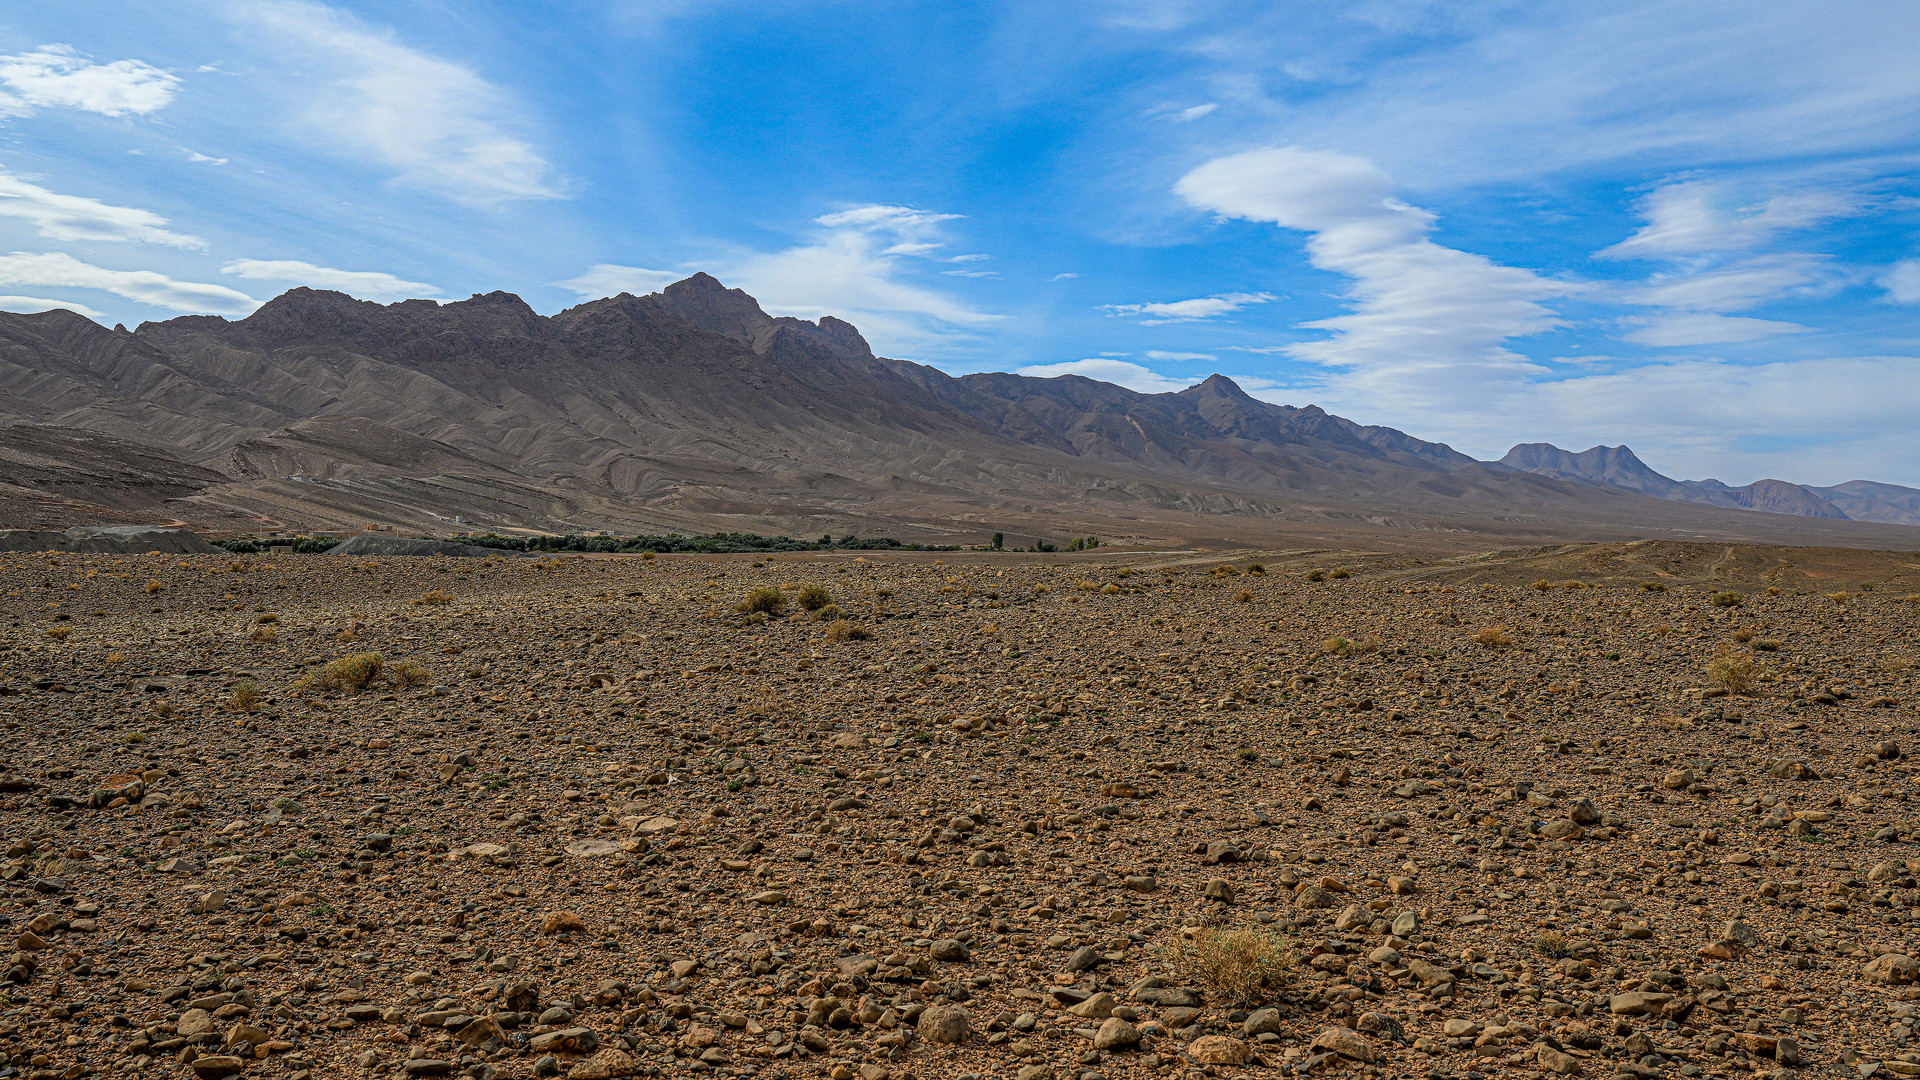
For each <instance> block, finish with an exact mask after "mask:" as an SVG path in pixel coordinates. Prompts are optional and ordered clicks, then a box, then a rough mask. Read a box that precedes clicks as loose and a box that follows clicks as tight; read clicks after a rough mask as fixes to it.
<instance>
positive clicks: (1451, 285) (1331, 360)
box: [1174, 147, 1578, 406]
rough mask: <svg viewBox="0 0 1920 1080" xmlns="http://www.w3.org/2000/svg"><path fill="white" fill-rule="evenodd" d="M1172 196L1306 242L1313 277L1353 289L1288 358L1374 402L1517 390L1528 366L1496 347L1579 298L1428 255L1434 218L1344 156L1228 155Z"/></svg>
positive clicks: (1465, 261)
mask: <svg viewBox="0 0 1920 1080" xmlns="http://www.w3.org/2000/svg"><path fill="white" fill-rule="evenodd" d="M1174 191H1175V192H1176V193H1177V194H1179V195H1180V196H1181V197H1182V198H1184V199H1185V200H1186V201H1187V202H1188V203H1190V204H1191V205H1193V206H1195V207H1198V208H1201V209H1205V210H1212V211H1214V212H1215V213H1218V214H1221V215H1223V216H1225V217H1229V218H1245V219H1249V220H1253V221H1267V222H1272V223H1274V224H1276V225H1279V226H1282V227H1283V228H1288V229H1297V230H1300V231H1303V232H1307V233H1310V234H1311V236H1310V238H1309V239H1308V240H1307V245H1306V246H1307V256H1308V259H1309V260H1310V261H1311V262H1312V263H1313V265H1314V266H1316V267H1318V268H1320V269H1322V270H1327V271H1331V272H1333V273H1337V274H1342V275H1344V276H1346V277H1348V278H1350V279H1352V285H1351V286H1349V288H1348V289H1347V291H1346V298H1347V299H1348V301H1349V302H1350V303H1351V305H1352V313H1351V314H1347V315H1340V316H1336V317H1334V318H1330V319H1322V320H1319V321H1318V322H1312V323H1307V324H1305V325H1307V326H1308V327H1311V328H1313V329H1319V330H1327V331H1330V332H1331V333H1332V337H1330V338H1328V339H1326V340H1323V341H1310V342H1302V343H1300V344H1297V345H1292V346H1289V347H1288V348H1287V351H1288V353H1289V354H1290V355H1292V356H1294V357H1297V358H1299V359H1303V360H1309V361H1312V362H1314V363H1319V364H1326V365H1335V366H1341V367H1347V368H1352V369H1355V370H1354V371H1353V373H1352V374H1351V375H1349V376H1347V377H1345V380H1344V381H1346V382H1348V383H1350V384H1352V385H1355V386H1363V387H1368V388H1371V389H1372V390H1374V391H1375V392H1377V393H1378V394H1379V395H1381V396H1382V397H1383V398H1396V399H1399V400H1401V401H1409V400H1414V399H1419V400H1424V401H1426V402H1427V403H1428V404H1429V406H1430V405H1431V404H1432V403H1433V401H1434V399H1436V398H1439V397H1443V396H1444V397H1447V398H1451V399H1453V400H1452V401H1451V402H1449V404H1453V403H1460V404H1465V403H1468V402H1476V401H1478V400H1481V399H1483V398H1484V395H1485V394H1486V393H1487V391H1488V389H1489V387H1490V384H1513V383H1516V382H1519V381H1523V380H1524V379H1525V378H1526V377H1527V376H1528V375H1530V374H1532V373H1533V372H1535V371H1537V370H1538V368H1537V366H1536V365H1534V364H1533V363H1532V362H1531V361H1529V360H1527V359H1526V358H1525V357H1522V356H1519V355H1517V354H1515V353H1513V352H1510V351H1508V350H1507V349H1506V348H1505V347H1504V345H1503V343H1504V342H1505V341H1506V339H1508V338H1512V337H1521V336H1525V335H1528V334H1536V333H1539V332H1541V331H1543V330H1548V329H1551V328H1553V327H1555V326H1558V325H1560V319H1559V317H1558V316H1557V315H1556V314H1555V313H1554V312H1553V311H1551V310H1549V309H1548V308H1546V307H1544V306H1542V305H1541V303H1540V301H1542V300H1545V299H1548V298H1551V297H1557V296H1566V295H1568V294H1571V293H1573V292H1575V291H1577V290H1578V287H1577V286H1575V285H1572V284H1569V283H1565V282H1559V281H1553V280H1550V279H1547V278H1543V277H1541V276H1539V275H1538V274H1535V273H1533V272H1532V271H1530V270H1523V269H1518V268H1515V267H1510V266H1502V265H1500V264H1498V263H1495V262H1493V261H1491V260H1489V259H1487V258H1485V257H1483V256H1480V255H1474V254H1471V253H1468V252H1464V251H1458V250H1455V249H1453V248H1448V247H1442V246H1441V245H1439V244H1436V243H1434V242H1433V241H1432V240H1431V239H1429V238H1428V233H1429V231H1430V230H1431V229H1432V225H1433V215H1431V214H1429V213H1427V212H1426V211H1424V210H1421V209H1419V208H1417V207H1413V206H1409V205H1407V204H1406V203H1403V202H1401V201H1399V200H1398V199H1396V198H1395V197H1394V195H1393V182H1392V180H1391V179H1390V178H1389V177H1388V176H1387V175H1386V174H1385V173H1384V172H1382V171H1380V170H1379V169H1378V168H1376V167H1375V166H1374V165H1373V164H1372V163H1371V162H1368V161H1366V160H1363V159H1361V158H1356V157H1351V156H1348V155H1346V154H1336V153H1330V152H1327V151H1314V150H1301V149H1296V148H1291V147H1280V148H1274V149H1267V150H1254V151H1249V152H1246V153H1240V154H1233V155H1230V156H1227V157H1222V158H1216V159H1214V160H1213V161H1210V162H1207V163H1206V164H1205V165H1202V166H1200V167H1199V168H1197V169H1195V170H1193V171H1192V172H1190V173H1188V174H1187V175H1186V176H1184V177H1182V178H1181V179H1180V181H1179V182H1178V183H1177V184H1175V185H1174Z"/></svg>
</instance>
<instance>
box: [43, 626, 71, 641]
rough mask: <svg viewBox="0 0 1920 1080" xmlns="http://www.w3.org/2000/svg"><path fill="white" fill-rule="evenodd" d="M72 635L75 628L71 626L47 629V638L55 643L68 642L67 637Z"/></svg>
mask: <svg viewBox="0 0 1920 1080" xmlns="http://www.w3.org/2000/svg"><path fill="white" fill-rule="evenodd" d="M71 633H73V627H71V626H49V627H47V636H48V637H50V638H52V639H53V640H55V641H65V640H67V635H68V634H71Z"/></svg>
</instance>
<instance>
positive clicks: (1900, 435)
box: [1423, 356, 1920, 484]
mask: <svg viewBox="0 0 1920 1080" xmlns="http://www.w3.org/2000/svg"><path fill="white" fill-rule="evenodd" d="M1861 387H1872V388H1873V392H1872V393H1870V394H1862V393H1861V392H1860V388H1861ZM1495 404H1497V405H1498V407H1499V410H1500V413H1501V415H1503V416H1506V417H1525V418H1527V425H1528V426H1527V428H1526V429H1525V430H1524V431H1515V430H1511V429H1508V428H1507V427H1506V425H1505V424H1502V425H1501V430H1499V431H1497V432H1496V431H1478V432H1470V433H1461V435H1460V437H1459V441H1456V443H1455V444H1456V445H1461V446H1468V445H1472V446H1474V447H1475V450H1477V451H1478V452H1479V453H1481V454H1483V455H1494V454H1499V453H1501V452H1503V451H1504V450H1505V449H1506V446H1507V445H1508V444H1511V443H1513V442H1516V441H1526V440H1532V439H1546V440H1548V441H1551V442H1554V443H1557V444H1558V445H1561V446H1575V447H1583V446H1591V445H1594V444H1595V443H1601V442H1604V443H1607V444H1609V445H1611V444H1615V443H1620V442H1626V443H1627V444H1628V445H1630V446H1632V447H1633V448H1634V450H1635V451H1636V452H1637V453H1639V454H1640V455H1641V456H1642V457H1643V458H1645V459H1646V460H1647V461H1648V462H1649V463H1650V464H1653V465H1654V467H1655V468H1657V469H1659V470H1660V471H1661V472H1664V473H1667V474H1668V475H1670V476H1680V477H1687V478H1696V479H1697V478H1701V477H1705V476H1718V477H1719V478H1720V479H1722V480H1725V481H1727V482H1728V483H1733V484H1744V483H1749V482H1751V481H1753V480H1757V479H1760V478H1762V477H1769V476H1770V477H1777V478H1779V479H1783V480H1791V481H1793V482H1795V483H1803V484H1835V483H1839V482H1841V481H1843V480H1853V479H1861V478H1865V479H1872V480H1882V481H1886V482H1888V483H1896V484H1902V483H1904V484H1920V470H1917V469H1916V465H1915V460H1914V457H1913V446H1912V442H1913V421H1912V418H1913V417H1914V416H1915V415H1916V414H1920V360H1915V359H1913V358H1911V357H1875V356H1869V357H1827V358H1817V359H1809V360H1788V361H1780V362H1776V363H1767V364H1736V363H1729V362H1726V361H1722V360H1682V361H1674V362H1671V363H1661V364H1650V365H1643V366H1639V367H1635V368H1632V369H1630V370H1625V371H1619V372H1610V373H1605V374H1594V375H1586V376H1582V377H1578V378H1573V379H1566V380H1563V381H1559V382H1549V383H1542V384H1539V385H1537V386H1534V387H1531V388H1529V389H1528V390H1527V391H1526V392H1525V393H1524V394H1520V395H1515V396H1513V397H1510V398H1507V399H1505V400H1502V401H1499V402H1497V403H1495ZM1449 434H1451V433H1449V432H1445V431H1441V432H1435V433H1433V435H1426V434H1425V433H1423V437H1447V436H1448V435H1449ZM1469 452H1474V451H1469Z"/></svg>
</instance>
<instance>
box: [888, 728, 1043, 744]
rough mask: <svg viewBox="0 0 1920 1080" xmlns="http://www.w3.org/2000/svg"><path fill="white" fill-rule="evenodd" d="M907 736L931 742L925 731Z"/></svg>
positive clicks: (930, 736)
mask: <svg viewBox="0 0 1920 1080" xmlns="http://www.w3.org/2000/svg"><path fill="white" fill-rule="evenodd" d="M1028 737H1029V738H1031V737H1032V736H1028ZM907 738H909V739H912V740H913V741H914V742H932V741H933V736H932V735H931V734H930V733H928V732H925V731H916V732H914V733H913V734H911V735H909V736H907Z"/></svg>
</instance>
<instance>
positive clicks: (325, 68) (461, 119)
mask: <svg viewBox="0 0 1920 1080" xmlns="http://www.w3.org/2000/svg"><path fill="white" fill-rule="evenodd" d="M235 10H236V11H237V12H239V15H240V17H241V18H242V19H243V20H244V21H246V22H247V23H249V24H250V25H251V26H253V27H254V28H256V29H258V30H260V31H262V32H264V33H265V34H266V35H267V36H269V37H270V38H271V39H272V40H273V42H274V43H275V44H276V45H277V46H278V47H279V49H281V50H282V51H283V53H284V55H283V57H282V59H283V60H284V61H285V63H286V64H288V65H289V66H290V67H295V68H304V69H305V70H306V71H307V72H309V73H310V74H311V75H312V76H313V77H314V78H315V80H316V81H317V83H318V85H317V86H315V87H313V88H312V89H311V91H310V92H308V93H305V94H303V97H305V98H307V99H308V102H309V104H308V107H307V109H306V110H305V115H304V116H303V117H301V119H300V121H299V124H300V130H301V131H302V133H307V134H312V135H314V136H315V137H317V138H319V139H322V140H324V141H327V142H330V143H332V144H334V145H335V146H336V147H337V148H338V149H340V150H341V151H343V152H345V153H347V154H349V155H352V156H368V155H370V156H372V157H373V158H375V159H377V160H378V161H380V162H382V163H384V164H385V165H386V166H388V167H390V168H392V169H394V170H395V171H396V172H397V174H398V177H399V179H400V180H401V181H402V182H403V183H407V184H410V185H413V186H415V187H419V188H423V189H426V190H428V191H433V192H436V193H438V194H441V195H445V196H447V197H450V198H453V199H455V200H458V201H460V202H464V203H470V204H474V205H481V206H487V205H496V204H499V203H502V202H509V201H513V200H519V199H551V198H556V197H558V196H559V194H560V191H559V185H558V184H557V183H556V182H555V180H554V178H553V176H552V170H551V168H550V167H549V165H548V164H547V161H546V159H544V158H542V157H541V156H540V154H539V152H538V151H536V150H535V149H534V148H533V147H532V146H531V145H529V144H528V143H527V142H526V141H525V140H523V139H521V138H519V137H518V136H516V135H514V134H512V133H511V132H510V130H509V129H510V127H511V126H512V119H513V118H512V114H513V113H514V111H515V110H514V109H513V107H512V105H511V104H510V102H509V101H508V98H507V95H506V94H505V93H504V92H503V91H502V90H501V89H500V88H499V87H497V86H495V85H494V84H493V83H490V82H488V81H487V80H486V79H484V78H482V77H481V76H479V75H478V74H475V73H474V72H473V71H471V70H469V69H467V68H465V67H462V66H461V65H459V64H455V63H452V62H449V61H446V60H442V59H440V58H439V57H436V56H431V55H429V54H427V53H424V52H421V51H419V50H417V49H413V48H409V47H407V46H405V45H402V44H400V43H399V42H398V41H397V40H395V38H394V35H393V34H392V33H391V32H390V31H387V30H384V29H380V28H376V27H372V26H369V25H367V24H366V23H364V22H361V21H360V20H359V19H357V18H355V17H354V16H353V15H350V14H348V13H346V12H342V11H338V10H335V9H333V8H330V7H327V6H325V5H323V4H319V3H314V2H312V0H243V2H242V3H240V4H239V5H238V7H237V8H236V9H235Z"/></svg>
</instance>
